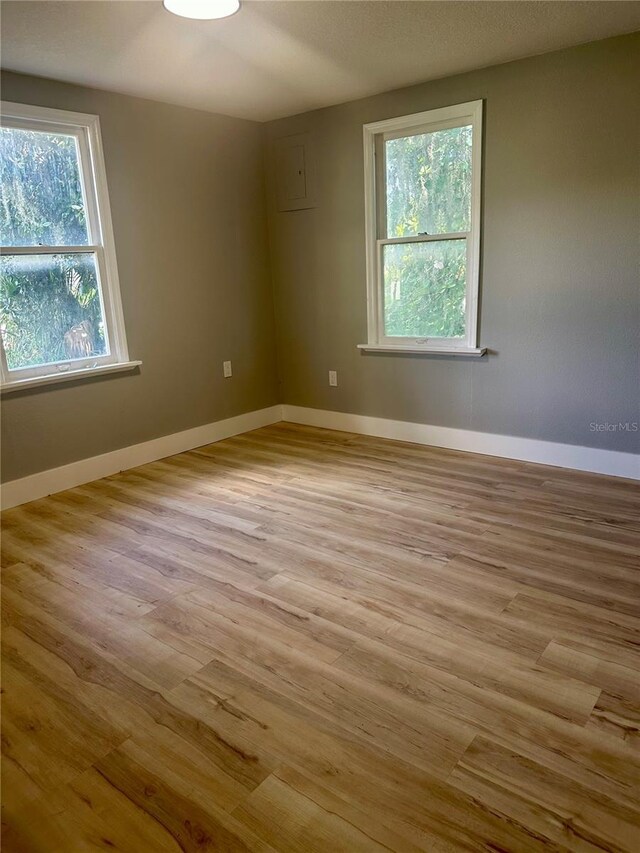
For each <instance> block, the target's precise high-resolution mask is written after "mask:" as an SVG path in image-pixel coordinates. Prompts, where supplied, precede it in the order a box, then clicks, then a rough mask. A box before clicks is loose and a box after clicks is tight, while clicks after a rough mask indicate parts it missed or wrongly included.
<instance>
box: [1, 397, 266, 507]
mask: <svg viewBox="0 0 640 853" xmlns="http://www.w3.org/2000/svg"><path fill="white" fill-rule="evenodd" d="M280 420H282V411H281V406H271V407H270V408H268V409H259V410H258V411H255V412H246V413H245V414H243V415H237V416H236V417H234V418H227V419H226V420H223V421H216V422H215V423H211V424H205V425H204V426H199V427H195V428H194V429H187V430H185V431H184V432H176V433H173V434H172V435H164V436H162V437H161V438H155V439H153V440H152V441H145V442H143V443H142V444H134V445H131V446H130V447H123V448H121V449H120V450H114V451H112V452H111V453H103V454H102V455H101V456H92V457H90V458H89V459H81V460H79V461H78V462H72V463H71V464H69V465H63V466H62V467H60V468H51V469H50V470H48V471H41V472H40V473H38V474H32V475H31V476H29V477H23V478H22V479H20V480H11V481H10V482H8V483H5V484H4V485H3V486H2V508H3V509H9V508H10V507H13V506H18V505H19V504H23V503H27V502H28V501H34V500H37V499H38V498H43V497H45V496H46V495H52V494H55V492H62V491H64V490H65V489H72V488H73V487H74V486H81V485H82V484H83V483H90V482H91V481H93V480H99V479H100V478H101V477H108V476H110V475H111V474H117V473H118V472H119V471H126V470H127V469H129V468H137V467H138V466H139V465H146V464H147V463H148V462H155V461H156V460H158V459H164V458H165V457H166V456H173V455H174V454H176V453H184V452H185V451H186V450H193V449H194V448H195V447H202V446H203V445H205V444H212V443H213V442H215V441H221V440H222V439H223V438H230V437H231V436H232V435H239V434H240V433H242V432H248V431H249V430H252V429H258V428H259V427H263V426H268V425H269V424H274V423H277V422H278V421H280Z"/></svg>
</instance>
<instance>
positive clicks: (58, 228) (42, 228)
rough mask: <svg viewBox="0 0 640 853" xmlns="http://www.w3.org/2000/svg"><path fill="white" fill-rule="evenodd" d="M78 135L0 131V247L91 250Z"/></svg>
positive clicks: (10, 129)
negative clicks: (75, 247)
mask: <svg viewBox="0 0 640 853" xmlns="http://www.w3.org/2000/svg"><path fill="white" fill-rule="evenodd" d="M78 164H79V158H78V149H77V142H76V139H75V137H74V136H66V135H63V134H57V133H56V134H53V133H41V132H38V131H32V130H16V129H14V128H7V127H4V128H2V129H1V130H0V169H1V173H0V179H1V180H0V184H1V186H0V245H3V246H39V245H40V246H86V245H87V243H88V242H89V241H88V235H87V222H86V216H85V208H84V200H83V197H82V185H81V183H80V170H79V165H78Z"/></svg>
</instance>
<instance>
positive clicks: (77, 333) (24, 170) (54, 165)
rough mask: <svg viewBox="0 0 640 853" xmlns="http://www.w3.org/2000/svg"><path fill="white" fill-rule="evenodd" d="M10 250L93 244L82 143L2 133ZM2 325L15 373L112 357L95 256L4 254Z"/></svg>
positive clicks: (5, 232) (1, 205) (1, 203)
mask: <svg viewBox="0 0 640 853" xmlns="http://www.w3.org/2000/svg"><path fill="white" fill-rule="evenodd" d="M0 175H1V187H0V240H1V243H2V245H3V246H9V247H10V246H23V247H27V246H42V245H44V246H57V247H64V246H71V245H78V246H82V245H87V242H88V235H87V225H86V220H85V209H84V201H83V197H82V186H81V182H80V174H79V169H78V154H77V150H76V141H75V139H74V137H72V136H65V135H61V134H60V135H58V134H49V133H38V132H34V131H26V130H16V129H13V128H3V129H2V130H1V131H0ZM0 272H1V284H0V327H1V331H2V340H3V343H4V348H5V352H6V356H7V363H8V366H9V368H10V369H17V368H20V367H27V366H31V365H36V364H48V363H51V362H56V361H64V360H67V359H69V358H80V357H90V356H93V355H101V354H103V353H104V352H105V351H106V343H105V338H104V329H103V323H102V308H101V302H100V294H99V287H98V280H97V275H96V268H95V258H94V256H93V255H92V254H65V253H64V252H60V251H58V252H56V253H51V254H33V255H28V254H27V255H24V254H22V255H4V256H3V258H2V263H1V267H0Z"/></svg>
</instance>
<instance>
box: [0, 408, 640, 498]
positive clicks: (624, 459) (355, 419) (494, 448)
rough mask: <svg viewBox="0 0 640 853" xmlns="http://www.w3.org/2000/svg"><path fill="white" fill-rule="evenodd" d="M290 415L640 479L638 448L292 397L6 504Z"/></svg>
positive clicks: (56, 476) (35, 483) (52, 480)
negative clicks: (366, 411) (445, 423)
mask: <svg viewBox="0 0 640 853" xmlns="http://www.w3.org/2000/svg"><path fill="white" fill-rule="evenodd" d="M282 420H285V421H290V422H291V423H296V424H306V425H307V426H317V427H324V428H325V429H336V430H342V431H343V432H356V433H361V434H362V435H372V436H376V437H378V438H391V439H396V441H411V442H414V443H415V444H426V445H431V446H433V447H447V448H449V449H451V450H466V451H469V452H471V453H483V454H486V455H487V456H502V457H505V458H507V459H519V460H522V461H524V462H538V463H540V464H542V465H554V466H556V467H560V468H573V469H575V470H577V471H590V472H592V473H595V474H609V475H610V476H612V477H628V478H630V479H635V480H640V456H639V455H635V454H633V453H621V452H619V451H616V450H600V449H599V448H596V447H579V446H576V445H573V444H557V443H555V442H551V441H538V440H536V439H532V438H519V437H517V436H513V435H494V434H492V433H488V432H473V431H472V430H466V429H452V428H451V427H442V426H432V425H430V424H416V423H410V422H408V421H392V420H388V419H387V418H373V417H369V416H367V415H351V414H348V413H345V412H330V411H326V410H324V409H307V408H304V407H302V406H289V405H287V404H285V405H282V406H280V405H278V406H271V407H270V408H268V409H260V410H259V411H256V412H246V413H245V414H243V415H237V416H236V417H234V418H227V419H226V420H224V421H216V422H215V423H212V424H205V425H204V426H199V427H195V428H194V429H188V430H185V431H184V432H176V433H173V434H172V435H164V436H162V437H161V438H155V439H153V440H152V441H145V442H143V443H142V444H134V445H131V446H130V447H123V448H122V449H121V450H114V451H112V452H111V453H104V454H102V455H101V456H92V457H91V458H90V459H81V460H79V461H78V462H72V463H71V464H69V465H63V466H61V467H60V468H51V469H50V470H48V471H41V472H40V473H38V474H32V475H31V476H29V477H23V478H22V479H20V480H12V481H10V482H8V483H5V484H4V485H3V486H2V508H3V509H9V508H10V507H13V506H18V505H20V504H23V503H27V502H28V501H34V500H37V499H38V498H43V497H45V496H46V495H52V494H54V493H55V492H62V491H64V490H65V489H72V488H73V487H74V486H81V485H82V484H83V483H89V482H91V481H93V480H99V479H100V478H101V477H108V476H109V475H111V474H117V473H118V472H119V471H126V470H127V469H128V468H137V467H138V465H145V464H146V463H147V462H155V461H156V460H158V459H164V458H165V457H166V456H173V455H174V454H176V453H184V451H186V450H193V448H194V447H202V446H203V445H205V444H212V443H213V442H215V441H221V440H222V439H223V438H230V437H231V436H232V435H239V434H240V433H243V432H249V431H250V430H252V429H258V428H259V427H262V426H268V425H269V424H274V423H278V421H282Z"/></svg>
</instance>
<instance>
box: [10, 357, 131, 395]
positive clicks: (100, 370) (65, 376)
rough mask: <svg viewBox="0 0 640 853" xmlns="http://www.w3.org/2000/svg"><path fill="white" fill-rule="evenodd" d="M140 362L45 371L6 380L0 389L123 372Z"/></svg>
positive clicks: (22, 389) (14, 389)
mask: <svg viewBox="0 0 640 853" xmlns="http://www.w3.org/2000/svg"><path fill="white" fill-rule="evenodd" d="M141 364H142V362H141V361H122V362H120V363H118V364H101V365H100V366H99V367H83V368H81V369H80V370H67V371H65V372H64V373H47V374H46V375H45V376H31V377H30V378H29V379H15V380H14V381H13V382H6V383H4V384H3V385H2V388H1V389H0V390H1V391H2V394H3V395H4V394H11V392H12V391H24V390H26V389H27V388H39V387H40V386H41V385H54V384H57V383H58V382H72V381H73V380H74V379H89V378H90V377H92V376H106V375H108V374H109V373H125V372H127V371H130V370H135V369H136V367H140V365H141Z"/></svg>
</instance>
